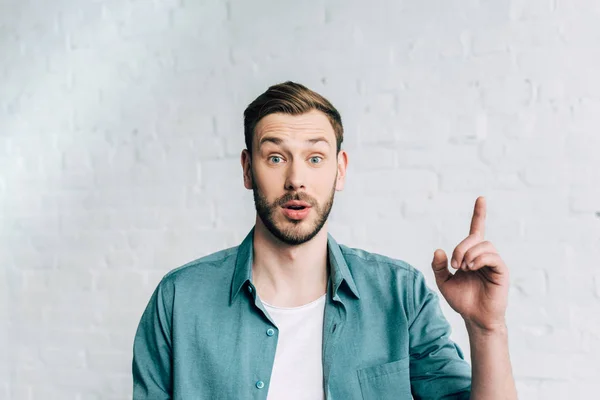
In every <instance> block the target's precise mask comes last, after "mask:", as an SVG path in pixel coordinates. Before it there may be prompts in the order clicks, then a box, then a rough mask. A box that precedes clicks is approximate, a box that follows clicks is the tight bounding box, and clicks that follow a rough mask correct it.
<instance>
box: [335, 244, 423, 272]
mask: <svg viewBox="0 0 600 400" xmlns="http://www.w3.org/2000/svg"><path fill="white" fill-rule="evenodd" d="M339 246H340V251H341V253H342V254H343V256H344V259H345V260H346V263H347V264H348V268H349V269H350V270H351V272H352V274H353V275H354V274H355V273H356V274H359V275H362V274H366V275H373V274H375V275H380V274H382V273H383V274H392V275H395V276H399V277H405V278H407V279H411V280H412V279H416V278H418V277H419V276H422V272H421V271H419V270H418V269H417V268H415V267H414V266H413V265H411V264H410V263H408V262H407V261H405V260H402V259H398V258H393V257H389V256H386V255H383V254H379V253H375V252H371V251H367V250H364V249H360V248H354V247H349V246H346V245H343V244H340V245H339Z"/></svg>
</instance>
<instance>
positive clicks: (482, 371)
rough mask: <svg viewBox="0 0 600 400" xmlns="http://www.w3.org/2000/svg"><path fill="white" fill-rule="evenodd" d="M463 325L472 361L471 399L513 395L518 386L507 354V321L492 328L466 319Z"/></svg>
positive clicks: (492, 398) (506, 397) (505, 397)
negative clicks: (487, 328) (489, 328)
mask: <svg viewBox="0 0 600 400" xmlns="http://www.w3.org/2000/svg"><path fill="white" fill-rule="evenodd" d="M466 326H467V332H468V333H469V343H470V348H471V364H472V365H473V380H472V386H471V399H473V400H480V399H486V400H488V399H489V400H495V399H498V400H505V399H516V398H517V389H516V387H515V382H514V378H513V376H512V369H511V365H510V357H509V354H508V330H507V328H506V325H502V326H499V327H498V328H497V329H496V330H492V331H490V330H484V329H481V328H479V327H477V326H476V325H475V324H471V323H469V322H466Z"/></svg>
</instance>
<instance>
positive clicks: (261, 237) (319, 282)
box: [252, 217, 329, 307]
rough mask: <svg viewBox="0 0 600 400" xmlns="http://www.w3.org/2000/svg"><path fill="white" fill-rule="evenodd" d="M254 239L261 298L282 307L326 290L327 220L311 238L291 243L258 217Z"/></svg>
mask: <svg viewBox="0 0 600 400" xmlns="http://www.w3.org/2000/svg"><path fill="white" fill-rule="evenodd" d="M253 240H254V249H253V251H254V253H253V263H252V281H253V282H254V285H255V286H256V290H257V293H258V295H259V297H260V298H261V299H263V300H264V301H265V302H267V303H269V304H272V305H274V306H278V307H298V306H301V305H304V304H307V303H310V302H311V301H313V300H316V299H318V298H319V297H321V296H322V295H323V294H325V292H326V290H327V278H328V272H329V271H328V256H327V253H328V251H327V223H325V225H324V226H323V228H322V229H321V231H320V232H319V233H318V234H317V235H315V237H313V238H312V239H311V240H309V241H308V242H305V243H302V244H300V245H288V244H286V243H282V242H281V241H280V240H279V239H277V238H276V237H274V236H273V235H272V234H271V232H270V231H269V230H268V229H267V228H266V227H265V226H264V225H263V224H262V222H261V221H260V218H258V217H257V221H256V225H255V229H254V239H253Z"/></svg>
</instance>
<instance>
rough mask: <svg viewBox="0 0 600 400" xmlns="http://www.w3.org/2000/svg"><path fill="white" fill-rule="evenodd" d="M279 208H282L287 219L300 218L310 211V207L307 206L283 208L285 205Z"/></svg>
mask: <svg viewBox="0 0 600 400" xmlns="http://www.w3.org/2000/svg"><path fill="white" fill-rule="evenodd" d="M281 209H282V210H283V214H285V216H286V217H288V218H289V219H293V220H301V219H304V218H306V217H307V216H308V214H309V213H310V209H311V207H310V206H309V207H306V208H303V209H302V210H292V209H291V208H285V207H282V208H281Z"/></svg>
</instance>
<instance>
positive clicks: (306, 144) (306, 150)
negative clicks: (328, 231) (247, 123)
mask: <svg viewBox="0 0 600 400" xmlns="http://www.w3.org/2000/svg"><path fill="white" fill-rule="evenodd" d="M249 161H250V159H249V155H248V152H247V150H244V151H243V152H242V165H243V167H244V186H245V187H246V188H247V189H253V191H254V203H255V206H256V212H257V214H258V216H259V218H260V219H261V221H262V223H263V224H264V225H265V227H266V228H267V229H268V230H269V231H270V232H271V233H272V234H273V235H274V236H275V237H277V238H278V239H279V240H281V241H282V242H284V243H286V244H291V245H298V244H301V243H304V242H306V241H308V240H310V239H312V238H313V237H314V236H315V235H316V234H317V233H319V231H320V230H321V228H322V227H323V225H324V224H325V222H327V217H328V216H329V212H330V211H331V207H332V205H333V197H334V194H335V191H336V190H342V189H343V187H344V178H345V173H346V165H347V154H346V152H345V151H343V150H342V151H340V154H339V155H338V157H336V138H335V133H334V131H333V127H332V126H331V123H330V122H329V120H328V119H327V117H326V116H325V114H324V113H322V112H320V111H317V110H313V111H311V112H309V113H305V114H302V115H289V114H282V113H276V114H269V115H267V116H266V117H264V118H263V119H261V120H260V121H259V123H258V124H257V125H256V129H255V134H254V138H253V154H252V160H251V163H249ZM293 200H296V201H301V202H304V203H305V204H307V205H308V206H307V207H304V208H303V209H300V210H294V209H292V208H293V207H290V205H289V204H286V203H288V202H289V201H293ZM296 208H297V207H296Z"/></svg>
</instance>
